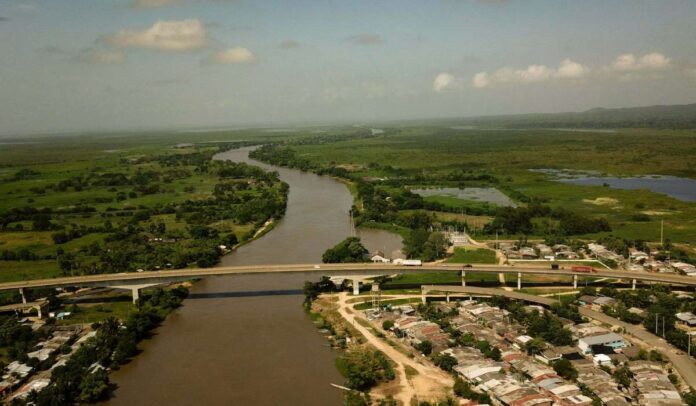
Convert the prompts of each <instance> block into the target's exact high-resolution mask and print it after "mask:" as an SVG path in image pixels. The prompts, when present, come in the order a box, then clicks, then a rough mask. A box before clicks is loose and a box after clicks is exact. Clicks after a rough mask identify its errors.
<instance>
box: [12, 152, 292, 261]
mask: <svg viewBox="0 0 696 406" xmlns="http://www.w3.org/2000/svg"><path fill="white" fill-rule="evenodd" d="M234 146H236V144H230V145H229V146H224V145H223V146H220V147H213V148H211V147H188V148H177V149H174V150H171V151H168V152H167V153H160V154H153V155H143V156H141V155H138V156H135V157H133V156H124V157H121V158H119V159H118V160H114V161H112V162H110V163H104V164H103V165H102V164H100V163H99V162H95V163H94V166H90V167H89V168H80V169H79V170H74V171H66V172H64V173H59V175H55V174H53V173H50V172H41V171H38V170H31V169H26V168H22V169H18V170H17V171H16V172H14V173H12V174H11V175H10V176H5V177H0V189H2V190H4V191H5V192H6V197H7V198H6V199H4V200H3V201H2V203H1V204H0V242H2V245H0V248H2V247H3V246H4V247H5V248H2V249H0V260H2V261H3V262H4V263H5V265H8V266H10V265H12V264H17V265H16V266H14V267H15V268H18V269H25V268H26V269H31V268H34V267H35V265H34V263H35V262H41V263H42V264H46V263H53V264H54V268H53V269H56V270H59V271H60V273H62V274H63V275H81V274H96V273H109V272H128V271H135V270H137V269H166V268H182V267H187V266H191V265H195V266H200V267H209V266H212V265H214V264H216V263H217V261H218V258H219V257H220V256H221V255H222V254H224V253H225V252H227V251H228V250H229V249H231V248H232V247H234V246H235V245H237V244H238V243H240V242H243V241H245V240H248V239H250V238H252V237H253V236H254V234H255V232H256V231H257V230H258V229H259V228H260V227H262V226H263V225H264V223H265V222H266V221H268V220H269V219H273V218H275V219H278V218H280V217H282V216H283V214H284V211H285V205H286V197H287V191H288V189H287V185H286V184H284V183H282V182H281V181H280V180H279V179H278V175H277V173H274V172H265V171H263V170H261V169H259V168H257V167H254V166H250V165H247V164H244V163H233V162H229V161H214V160H211V158H212V156H213V154H215V153H216V152H218V151H219V150H221V149H222V148H231V147H234Z"/></svg>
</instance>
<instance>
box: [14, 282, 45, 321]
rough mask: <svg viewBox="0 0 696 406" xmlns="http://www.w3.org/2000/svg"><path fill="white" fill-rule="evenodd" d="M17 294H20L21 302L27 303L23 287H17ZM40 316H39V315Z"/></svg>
mask: <svg viewBox="0 0 696 406" xmlns="http://www.w3.org/2000/svg"><path fill="white" fill-rule="evenodd" d="M19 294H20V295H21V296H22V303H24V304H26V303H27V297H26V295H25V294H24V288H19ZM39 318H41V317H39Z"/></svg>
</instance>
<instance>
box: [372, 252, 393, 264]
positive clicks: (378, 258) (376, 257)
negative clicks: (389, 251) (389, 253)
mask: <svg viewBox="0 0 696 406" xmlns="http://www.w3.org/2000/svg"><path fill="white" fill-rule="evenodd" d="M370 261H372V262H381V263H385V264H388V263H389V262H391V260H390V259H389V258H387V257H386V256H385V255H384V252H382V251H375V252H374V253H372V255H370Z"/></svg>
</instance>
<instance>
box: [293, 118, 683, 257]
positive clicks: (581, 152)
mask: <svg viewBox="0 0 696 406" xmlns="http://www.w3.org/2000/svg"><path fill="white" fill-rule="evenodd" d="M657 140H659V142H656V141H657ZM288 145H290V147H291V148H292V149H293V150H295V151H296V152H297V155H298V156H299V157H301V158H302V159H303V160H306V161H308V162H311V163H316V164H317V165H322V166H325V167H329V166H332V165H334V166H337V165H341V166H342V167H345V168H350V170H349V171H350V176H351V177H353V178H356V179H357V178H370V179H374V178H377V179H383V180H387V181H389V182H392V183H395V182H397V180H398V184H400V185H403V186H405V187H416V186H432V187H436V186H447V187H467V186H468V187H471V186H490V187H495V188H497V189H499V190H501V191H502V192H503V193H505V194H507V195H508V196H510V197H511V198H512V199H514V200H517V201H518V203H519V204H522V205H524V204H525V203H524V202H523V201H520V197H521V196H524V197H525V199H532V200H536V201H539V202H543V203H544V204H547V205H549V206H550V207H552V208H565V209H568V210H571V211H573V212H575V213H577V214H579V215H583V216H591V217H604V218H606V219H607V220H608V221H609V222H610V224H611V228H612V231H611V232H604V233H596V234H585V235H577V237H583V238H588V239H589V238H598V237H601V236H604V235H608V234H612V235H615V236H619V237H622V238H627V239H633V240H636V239H641V240H648V241H657V240H659V237H660V221H661V220H664V223H665V237H666V238H669V239H671V240H672V241H673V242H685V243H690V244H693V243H694V242H696V204H694V203H690V202H684V201H680V200H677V199H674V198H671V197H668V196H666V195H662V194H658V193H653V192H649V191H643V190H641V191H638V190H620V189H610V188H607V187H602V186H578V185H572V184H566V183H560V182H556V181H554V180H553V179H552V178H551V177H550V176H549V175H546V174H543V173H537V172H531V171H529V170H530V169H543V168H550V169H572V170H593V171H598V173H600V174H607V175H612V176H639V175H651V174H661V175H673V176H680V177H687V178H696V167H694V165H693V163H692V159H691V157H693V156H694V154H696V133H694V131H692V130H657V129H655V130H653V129H623V130H617V131H616V132H615V133H610V134H606V133H591V132H569V131H557V130H552V129H538V130H537V129H528V130H516V131H510V130H505V129H499V130H496V129H487V130H468V131H462V130H454V129H451V128H442V127H437V126H434V125H433V126H413V127H397V128H388V129H385V133H384V134H382V135H379V136H375V137H353V138H348V139H340V140H336V141H335V142H321V143H311V142H302V143H299V142H290V143H289V144H288ZM462 174H464V175H467V176H461V175H462ZM480 175H490V176H492V177H494V178H495V181H484V180H481V179H479V178H477V177H479V176H480ZM458 179H464V180H458ZM382 183H384V181H382ZM375 184H380V183H379V182H376V183H375ZM424 200H426V201H428V200H430V201H438V202H440V203H443V204H446V205H447V206H450V207H452V208H453V209H457V210H456V212H457V213H458V212H459V211H460V210H459V209H460V208H465V207H469V208H476V207H480V206H482V205H483V204H482V203H481V202H476V201H464V200H461V199H456V198H452V197H446V196H437V197H428V198H426V199H424ZM470 214H471V213H470ZM637 215H640V216H641V218H640V219H639V220H637V217H636V216H637ZM534 237H543V234H539V235H534Z"/></svg>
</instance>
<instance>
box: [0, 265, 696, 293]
mask: <svg viewBox="0 0 696 406" xmlns="http://www.w3.org/2000/svg"><path fill="white" fill-rule="evenodd" d="M462 270H464V271H466V272H467V273H507V274H517V273H520V274H522V275H529V274H532V275H549V276H567V277H571V276H573V275H577V276H578V277H596V278H615V279H623V280H632V279H635V280H638V281H646V282H660V283H667V284H675V285H684V286H696V278H693V277H689V276H682V275H674V274H660V273H649V272H629V271H612V270H600V271H598V272H596V273H581V272H571V271H568V270H556V269H548V268H541V267H536V268H534V267H517V266H502V265H477V266H474V267H471V268H465V267H463V266H462V265H454V264H427V265H423V266H419V267H411V266H403V265H395V264H371V263H367V264H321V265H317V264H290V265H254V266H234V267H218V268H190V269H176V270H167V271H147V272H132V273H119V274H100V275H84V276H71V277H63V278H54V279H38V280H28V281H17V282H6V283H1V284H0V290H8V289H19V288H39V287H61V286H111V285H117V284H124V283H127V284H151V283H168V282H174V281H181V280H186V279H193V278H204V277H210V276H228V275H252V274H259V275H260V274H276V273H307V274H314V275H328V276H331V275H345V276H349V275H366V274H372V275H388V274H393V273H421V272H426V271H430V272H432V271H437V272H461V271H462Z"/></svg>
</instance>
